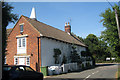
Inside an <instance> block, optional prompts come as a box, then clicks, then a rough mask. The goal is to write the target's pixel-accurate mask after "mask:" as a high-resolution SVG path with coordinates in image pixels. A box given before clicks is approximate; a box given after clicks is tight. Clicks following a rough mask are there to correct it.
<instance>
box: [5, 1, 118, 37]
mask: <svg viewBox="0 0 120 80" xmlns="http://www.w3.org/2000/svg"><path fill="white" fill-rule="evenodd" d="M115 3H117V2H111V4H112V5H114V4H115ZM9 4H11V5H12V6H13V7H14V9H13V11H12V12H13V13H15V14H18V16H19V17H20V16H21V15H24V16H27V17H30V13H31V10H32V7H35V9H36V17H37V20H38V21H40V22H43V23H46V24H47V25H51V26H53V27H55V28H58V29H60V30H63V31H64V25H65V22H68V21H70V19H71V30H72V32H73V33H75V34H76V35H78V36H80V37H83V38H85V37H86V36H87V35H89V34H95V35H96V36H97V37H99V36H100V34H101V31H103V30H104V27H103V25H102V23H100V20H101V19H102V17H100V16H99V15H100V14H101V13H102V12H104V11H105V10H106V9H107V8H111V6H110V5H109V4H108V3H107V2H9ZM117 4H118V3H117ZM14 25H15V24H12V23H10V24H9V25H8V27H7V28H13V27H14Z"/></svg>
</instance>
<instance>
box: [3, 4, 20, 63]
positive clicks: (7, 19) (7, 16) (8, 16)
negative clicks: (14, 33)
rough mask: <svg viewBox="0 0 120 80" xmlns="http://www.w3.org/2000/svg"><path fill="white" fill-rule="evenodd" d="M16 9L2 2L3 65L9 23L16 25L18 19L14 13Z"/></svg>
mask: <svg viewBox="0 0 120 80" xmlns="http://www.w3.org/2000/svg"><path fill="white" fill-rule="evenodd" d="M13 8H14V7H12V6H11V5H9V4H8V3H6V2H2V62H3V63H2V64H4V57H5V49H6V27H7V26H8V24H9V23H11V22H12V23H15V21H16V20H17V19H18V17H17V15H16V14H13V13H12V10H13Z"/></svg>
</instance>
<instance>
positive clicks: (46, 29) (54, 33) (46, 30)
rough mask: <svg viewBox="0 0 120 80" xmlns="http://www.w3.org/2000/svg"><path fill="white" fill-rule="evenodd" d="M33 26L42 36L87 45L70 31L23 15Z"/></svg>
mask: <svg viewBox="0 0 120 80" xmlns="http://www.w3.org/2000/svg"><path fill="white" fill-rule="evenodd" d="M23 17H24V18H25V19H26V20H27V21H28V22H29V23H30V24H31V25H32V26H33V27H35V28H36V29H37V30H38V31H39V32H40V34H42V36H44V37H48V38H53V39H56V40H60V41H63V42H67V43H72V44H77V45H80V46H84V47H86V45H85V44H84V43H82V42H80V41H79V40H77V39H76V38H74V37H73V36H71V35H69V34H68V33H66V32H64V31H62V30H59V29H57V28H54V27H52V26H49V25H46V24H44V23H42V22H39V21H37V20H34V19H31V18H28V17H26V16H23Z"/></svg>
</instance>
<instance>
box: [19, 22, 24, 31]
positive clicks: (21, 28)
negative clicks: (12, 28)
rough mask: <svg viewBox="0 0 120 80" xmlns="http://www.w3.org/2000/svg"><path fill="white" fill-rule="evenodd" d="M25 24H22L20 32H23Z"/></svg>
mask: <svg viewBox="0 0 120 80" xmlns="http://www.w3.org/2000/svg"><path fill="white" fill-rule="evenodd" d="M23 26H24V23H22V24H20V33H22V32H23Z"/></svg>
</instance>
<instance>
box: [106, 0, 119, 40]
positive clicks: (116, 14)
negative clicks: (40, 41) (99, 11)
mask: <svg viewBox="0 0 120 80" xmlns="http://www.w3.org/2000/svg"><path fill="white" fill-rule="evenodd" d="M107 2H108V3H109V4H110V2H109V1H108V0H107ZM110 6H111V7H112V9H113V10H114V12H115V18H116V23H117V29H118V36H119V39H120V24H119V18H118V12H117V9H116V8H113V6H112V4H110ZM118 7H119V10H120V1H119V2H118Z"/></svg>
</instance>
